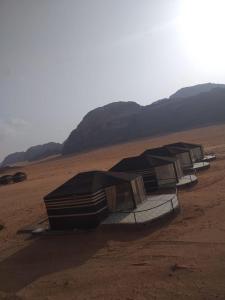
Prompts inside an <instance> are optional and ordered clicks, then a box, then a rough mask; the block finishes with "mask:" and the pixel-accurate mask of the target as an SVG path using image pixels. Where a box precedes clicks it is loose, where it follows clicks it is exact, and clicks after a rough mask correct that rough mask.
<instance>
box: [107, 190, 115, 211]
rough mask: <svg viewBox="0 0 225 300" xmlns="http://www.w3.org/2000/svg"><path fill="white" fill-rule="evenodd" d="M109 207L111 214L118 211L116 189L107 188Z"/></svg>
mask: <svg viewBox="0 0 225 300" xmlns="http://www.w3.org/2000/svg"><path fill="white" fill-rule="evenodd" d="M105 193H106V199H107V205H108V209H109V211H110V212H113V211H115V210H116V187H115V186H110V187H107V188H105Z"/></svg>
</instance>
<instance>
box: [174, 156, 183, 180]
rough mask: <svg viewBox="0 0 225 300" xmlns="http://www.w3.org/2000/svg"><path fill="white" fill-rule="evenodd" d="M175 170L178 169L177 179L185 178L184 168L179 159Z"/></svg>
mask: <svg viewBox="0 0 225 300" xmlns="http://www.w3.org/2000/svg"><path fill="white" fill-rule="evenodd" d="M175 168H176V173H177V177H178V180H179V179H180V178H181V177H182V176H183V171H182V167H181V163H180V160H179V159H177V160H176V161H175Z"/></svg>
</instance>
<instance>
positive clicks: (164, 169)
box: [155, 164, 177, 187]
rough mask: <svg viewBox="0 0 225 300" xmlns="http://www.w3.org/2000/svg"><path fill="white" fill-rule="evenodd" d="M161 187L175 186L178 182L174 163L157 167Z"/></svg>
mask: <svg viewBox="0 0 225 300" xmlns="http://www.w3.org/2000/svg"><path fill="white" fill-rule="evenodd" d="M155 170H156V176H157V180H158V185H159V187H167V186H171V185H172V186H175V185H176V183H177V178H176V173H175V170H174V165H173V164H168V165H164V166H159V167H156V168H155Z"/></svg>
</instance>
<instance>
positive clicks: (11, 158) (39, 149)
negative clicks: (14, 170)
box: [1, 142, 62, 167]
mask: <svg viewBox="0 0 225 300" xmlns="http://www.w3.org/2000/svg"><path fill="white" fill-rule="evenodd" d="M61 150H62V144H59V143H53V142H50V143H47V144H43V145H37V146H33V147H31V148H29V149H28V150H27V151H25V152H15V153H12V154H9V155H8V156H6V158H5V159H4V160H3V161H2V163H1V167H4V166H7V165H13V164H15V163H18V162H22V161H35V160H39V159H43V158H46V157H48V156H50V155H55V154H59V153H61Z"/></svg>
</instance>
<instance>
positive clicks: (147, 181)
mask: <svg viewBox="0 0 225 300" xmlns="http://www.w3.org/2000/svg"><path fill="white" fill-rule="evenodd" d="M138 174H140V175H141V176H142V179H143V182H144V188H145V192H146V193H147V194H149V193H151V192H153V191H156V190H157V189H158V182H157V177H156V172H155V168H151V169H147V170H142V171H138Z"/></svg>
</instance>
